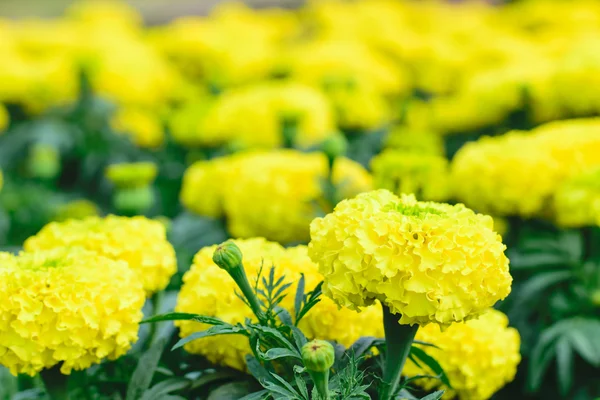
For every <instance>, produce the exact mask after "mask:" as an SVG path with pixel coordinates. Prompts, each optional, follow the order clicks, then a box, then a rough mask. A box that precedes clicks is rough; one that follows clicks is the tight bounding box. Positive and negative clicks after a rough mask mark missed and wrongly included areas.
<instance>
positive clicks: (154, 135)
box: [111, 107, 165, 149]
mask: <svg viewBox="0 0 600 400" xmlns="http://www.w3.org/2000/svg"><path fill="white" fill-rule="evenodd" d="M157 114H159V113H158V112H157V111H156V110H144V109H136V108H130V107H125V108H120V109H119V110H117V113H116V114H115V115H114V116H113V118H112V120H111V126H112V128H113V129H114V130H115V131H116V132H118V133H122V134H125V135H127V136H129V137H130V138H131V140H132V141H133V143H135V144H136V145H138V146H139V147H142V148H150V149H155V148H157V147H160V146H161V145H162V144H163V142H164V140H165V133H164V128H163V125H162V121H161V119H160V116H159V115H157Z"/></svg>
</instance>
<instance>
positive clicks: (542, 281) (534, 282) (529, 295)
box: [512, 270, 573, 312]
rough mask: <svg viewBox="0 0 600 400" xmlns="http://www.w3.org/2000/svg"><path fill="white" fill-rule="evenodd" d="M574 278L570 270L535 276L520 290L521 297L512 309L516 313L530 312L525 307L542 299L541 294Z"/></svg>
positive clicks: (515, 301) (518, 297)
mask: <svg viewBox="0 0 600 400" xmlns="http://www.w3.org/2000/svg"><path fill="white" fill-rule="evenodd" d="M572 277H573V273H572V272H571V271H570V270H566V271H552V272H545V273H541V274H539V275H535V276H533V277H531V278H529V280H528V281H527V282H526V283H525V284H524V285H522V286H521V287H520V288H519V295H518V296H517V297H516V298H515V300H514V302H513V304H512V309H513V310H515V311H517V312H518V311H519V310H529V309H528V308H526V307H525V306H526V305H527V303H528V302H530V301H531V300H536V299H538V300H539V299H540V293H541V292H543V291H544V290H546V289H549V288H550V287H552V286H554V285H556V284H558V283H560V282H564V281H566V280H569V279H571V278H572Z"/></svg>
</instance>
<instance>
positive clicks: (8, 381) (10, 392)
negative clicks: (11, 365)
mask: <svg viewBox="0 0 600 400" xmlns="http://www.w3.org/2000/svg"><path fill="white" fill-rule="evenodd" d="M18 391H19V390H18V385H17V378H15V377H14V376H12V375H11V374H10V372H8V369H6V368H4V367H2V366H0V399H11V398H12V397H13V396H14V395H15V394H16V393H17V392H18Z"/></svg>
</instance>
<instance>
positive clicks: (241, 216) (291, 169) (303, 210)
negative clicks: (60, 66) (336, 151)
mask: <svg viewBox="0 0 600 400" xmlns="http://www.w3.org/2000/svg"><path fill="white" fill-rule="evenodd" d="M327 168H328V167H327V159H326V157H325V156H324V155H323V154H321V153H302V152H299V151H295V150H278V151H273V152H268V153H267V152H252V153H245V154H243V153H242V154H236V155H233V156H230V157H226V158H218V159H215V160H211V161H208V162H207V161H199V162H198V163H196V164H194V165H192V166H191V167H190V168H189V169H188V170H187V171H186V173H185V176H184V179H183V187H182V190H181V201H182V203H183V204H184V205H185V207H186V208H188V209H190V210H192V211H194V212H197V213H199V214H203V215H208V216H212V217H217V216H221V215H225V216H226V218H227V224H228V228H229V231H230V233H231V234H232V236H234V237H255V236H262V237H265V238H267V239H269V240H276V241H278V242H281V243H291V242H298V241H307V240H308V238H309V229H308V225H309V223H310V221H311V220H312V219H313V218H314V217H315V216H316V215H317V212H318V210H319V202H322V201H323V191H322V188H321V182H320V180H323V179H325V177H326V173H327ZM333 181H334V183H336V184H337V185H338V186H339V193H338V194H339V195H340V196H341V197H342V198H346V197H352V196H354V195H356V194H357V193H360V192H363V191H367V190H370V189H371V177H370V175H369V174H368V172H367V171H366V170H365V169H364V168H363V167H362V166H360V165H359V164H357V163H355V162H353V161H351V160H348V159H345V158H340V159H337V161H336V163H335V165H334V170H333Z"/></svg>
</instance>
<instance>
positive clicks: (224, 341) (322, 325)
mask: <svg viewBox="0 0 600 400" xmlns="http://www.w3.org/2000/svg"><path fill="white" fill-rule="evenodd" d="M235 243H236V244H237V245H238V246H239V248H240V249H241V250H242V253H243V263H244V268H245V270H246V274H247V275H248V279H249V280H250V282H251V283H252V284H253V282H254V280H255V279H256V277H257V275H258V272H259V270H260V269H261V267H262V268H263V272H262V273H263V274H265V275H267V274H268V273H269V269H270V268H271V266H275V276H276V278H279V277H281V276H282V275H285V277H286V279H285V281H286V282H293V283H294V284H293V285H292V286H291V287H290V288H288V289H287V291H286V294H287V296H286V298H285V299H284V300H283V301H282V303H281V306H282V307H284V308H285V309H287V310H288V311H289V312H290V313H291V314H292V315H294V296H295V293H296V283H297V282H298V279H299V278H300V276H301V274H304V277H305V282H306V286H305V290H306V292H308V291H310V290H312V289H314V287H315V286H316V285H317V284H318V283H319V282H320V281H321V280H322V276H321V275H320V274H319V272H318V270H317V266H316V265H315V264H314V263H312V262H311V260H310V259H309V257H308V255H307V248H306V246H297V247H291V248H284V247H282V246H281V245H279V244H277V243H274V242H268V241H266V240H264V239H261V238H253V239H246V240H236V241H235ZM215 248H216V246H211V247H206V248H204V249H202V250H200V252H198V254H196V256H195V257H194V263H193V265H192V267H191V269H190V270H189V271H188V272H187V273H186V274H185V275H184V278H183V281H184V284H183V287H182V288H181V291H180V293H179V297H178V299H177V306H176V308H175V310H176V311H178V312H189V313H197V314H203V315H209V316H214V317H218V318H221V319H222V320H224V321H226V322H229V323H238V322H239V323H243V322H244V320H245V319H246V318H250V319H253V314H252V311H251V310H250V308H248V307H247V306H246V305H245V304H244V303H243V302H242V301H241V300H240V299H239V298H238V297H237V296H236V294H235V290H236V285H235V283H234V281H233V280H232V279H231V277H230V276H229V275H228V274H227V272H225V271H224V270H222V269H220V268H219V267H217V266H216V265H215V264H214V263H213V261H212V255H213V252H214V250H215ZM176 325H177V326H178V327H179V329H180V336H181V337H186V336H189V335H190V334H192V333H194V332H197V331H199V330H204V329H207V328H208V326H207V325H205V324H201V323H197V322H189V321H177V322H176ZM300 329H301V330H302V331H303V332H304V333H305V334H306V335H307V337H309V338H320V339H324V340H334V341H337V342H339V343H341V344H343V345H344V346H349V345H350V344H352V343H353V342H354V341H356V340H357V339H358V338H360V337H361V336H376V337H381V336H383V326H382V324H381V308H380V307H378V306H373V307H369V308H366V309H365V310H363V312H361V313H357V312H356V311H353V310H349V309H346V308H341V309H340V308H338V307H337V306H336V305H335V304H334V303H333V302H332V301H331V300H329V299H327V298H323V299H322V301H321V302H320V303H318V304H317V305H316V306H315V307H314V308H313V309H312V310H311V311H310V312H309V313H308V314H307V315H306V316H305V317H304V319H303V320H302V321H301V322H300ZM184 348H185V349H186V350H187V351H188V352H190V353H194V354H200V355H203V356H204V357H206V358H207V359H208V360H209V361H211V362H213V363H215V364H217V365H224V366H229V367H232V368H235V369H238V370H245V369H246V363H245V355H246V354H251V350H250V347H249V345H248V338H247V337H245V336H242V335H227V336H212V337H207V338H202V339H199V340H195V341H192V342H190V343H188V344H186V345H185V347H184Z"/></svg>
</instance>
